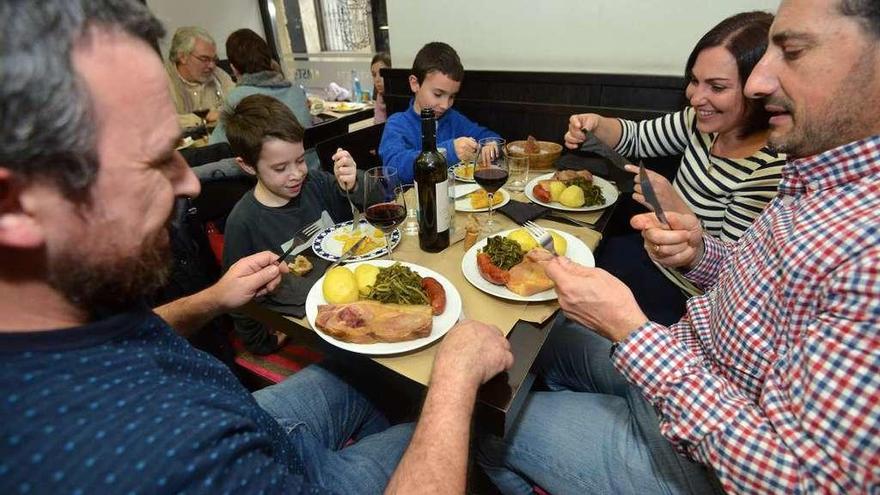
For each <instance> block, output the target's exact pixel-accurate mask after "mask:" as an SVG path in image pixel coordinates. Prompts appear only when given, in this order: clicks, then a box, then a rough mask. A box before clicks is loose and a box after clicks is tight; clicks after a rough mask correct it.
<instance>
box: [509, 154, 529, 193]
mask: <svg viewBox="0 0 880 495" xmlns="http://www.w3.org/2000/svg"><path fill="white" fill-rule="evenodd" d="M507 171H508V172H509V173H510V177H509V179H508V180H507V185H506V186H504V187H505V188H507V190H509V191H522V190H523V189H525V188H526V184H527V183H528V182H529V157H528V156H513V155H511V154H508V155H507Z"/></svg>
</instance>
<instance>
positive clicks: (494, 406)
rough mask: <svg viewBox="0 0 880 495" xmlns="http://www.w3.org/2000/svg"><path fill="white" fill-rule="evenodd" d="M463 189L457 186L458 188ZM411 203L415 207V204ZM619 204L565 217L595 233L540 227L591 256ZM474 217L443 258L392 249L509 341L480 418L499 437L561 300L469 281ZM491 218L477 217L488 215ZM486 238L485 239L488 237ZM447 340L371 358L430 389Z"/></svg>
mask: <svg viewBox="0 0 880 495" xmlns="http://www.w3.org/2000/svg"><path fill="white" fill-rule="evenodd" d="M546 172H547V171H546V170H543V171H542V170H537V171H533V173H532V174H530V175H531V176H537V175H540V174H543V173H546ZM459 185H463V184H461V183H458V182H457V181H456V186H454V187H458V186H459ZM506 192H507V193H508V194H510V197H511V199H513V200H517V201H521V202H529V199H528V198H527V197H526V195H524V194H523V193H522V192H509V191H506ZM407 194H408V195H410V197H409V198H408V199H409V200H410V201H415V198H414V197H413V196H414V191H413V190H412V189H410V190H409V191H408V192H407ZM410 204H412V203H410ZM613 208H614V205H613V204H612V205H610V206H609V207H607V208H605V209H603V210H598V211H591V212H566V213H567V214H569V216H571V217H573V218H575V219H577V220H580V221H583V222H587V223H590V224H594V225H597V228H598V229H599V230H596V228H587V227H581V226H574V225H568V224H564V223H558V222H556V221H551V220H546V219H538V220H537V221H536V223H538V224H539V225H541V226H543V227H545V228H548V229H554V230H559V231H563V232H566V233H568V234H571V235H572V236H574V237H576V238H577V239H579V240H580V241H582V242H583V243H584V244H585V245H586V246H587V248H589V249H590V251H595V249H596V247H597V246H598V245H599V242H600V241H601V239H602V233H601V227H602V226H604V225H605V224H606V223H607V217H608V216H610V214H611V210H613ZM472 214H474V213H471V212H463V211H456V212H455V213H454V226H455V227H454V231H453V233H452V235H451V239H450V245H449V247H447V248H446V249H444V250H443V251H441V252H438V253H429V252H425V251H422V250H421V249H420V248H419V242H418V236H417V235H405V234H403V233H402V235H401V240H400V243H399V244H398V245H397V246H396V247H394V249H393V253H392V254H393V258H394V260H396V261H404V262H408V263H413V264H416V265H419V266H422V267H425V268H428V269H430V270H433V271H435V272H437V273H439V274H440V275H442V276H443V277H446V278H447V279H448V280H449V281H450V282H451V283H452V284H453V285H454V286H455V288H456V289H457V290H458V292H459V294H460V296H461V300H462V314H461V318H469V319H474V320H479V321H482V322H485V323H490V324H492V325H495V326H496V327H498V328H499V329H500V330H501V331H502V332H503V333H504V334H505V335H506V336H507V338H508V339H509V341H510V343H511V350H512V352H513V354H514V365H513V367H512V368H511V369H510V370H508V371H507V372H506V373H502V374H501V375H499V376H497V377H495V378H494V379H493V380H490V381H489V382H487V383H486V384H484V385H483V386H482V387H481V389H480V390H479V392H478V396H477V407H476V409H475V416H476V419H477V421H478V423H479V424H480V425H481V427H482V428H485V429H487V430H488V431H491V432H493V433H495V434H498V435H504V433H506V431H507V430H508V429H509V428H510V426H511V424H512V422H513V420H514V419H515V417H516V415H517V414H518V412H519V408H520V407H521V405H522V403H523V400H524V398H525V396H526V394H527V392H528V390H529V388H530V387H531V385H532V382H533V381H534V378H535V376H534V374H533V373H532V365H533V363H534V361H535V358H536V357H537V356H538V353H539V352H540V349H541V346H542V345H543V343H544V341H545V340H546V337H547V334H548V333H549V331H550V328H551V327H552V324H553V321H554V320H555V316H556V314H557V313H558V312H559V304H558V301H557V300H556V299H553V300H549V301H540V302H524V301H515V300H509V299H505V298H501V297H496V296H492V295H489V294H488V293H486V292H483V291H482V290H480V289H478V288H477V287H475V286H474V285H472V284H471V283H469V282H468V281H467V279H466V278H465V275H464V273H463V271H462V258H463V256H464V254H465V251H466V250H465V249H464V247H463V242H462V239H463V237H464V230H465V229H464V226H465V224H466V222H467V221H468V220H469V215H472ZM486 214H487V213H476V214H475V215H478V216H484V215H486ZM494 217H495V221H496V223H497V224H498V229H499V230H502V231H503V230H506V229H513V228H517V227H518V225H517V224H516V223H514V222H513V221H512V220H511V219H510V218H508V217H506V216H505V215H503V214H501V213H498V212H495V214H494ZM483 237H486V236H485V235H483ZM248 312H250V313H251V316H253V317H255V318H257V319H260V313H262V316H263V317H264V321H265V317H266V316H267V315H266V314H265V309H259V308H253V307H252V308H251V309H250V310H249V311H248ZM271 316H272V318H271V320H273V322H272V324H273V327H276V328H278V329H279V330H281V331H283V332H285V333H288V334H291V335H294V334H296V333H299V332H303V331H304V330H306V331H313V330H314V329H312V327H311V325H310V324H309V322H308V321H307V319H306V318H305V317H303V318H296V317H292V316H283V315H282V316H283V318H279V317H278V316H279V315H277V314H276V315H271ZM441 342H442V339H439V340H437V341H435V342H433V343H431V344H429V345H426V346H425V347H422V348H420V349H417V350H413V351H410V352H405V353H402V354H398V355H390V356H371V359H372V361H374V362H375V363H377V364H378V365H380V366H383V367H385V368H387V369H389V370H392V371H394V372H396V373H398V374H400V375H402V376H404V377H406V378H408V379H409V380H412V381H414V382H416V383H418V384H421V385H424V386H427V385H428V384H429V381H430V377H431V369H432V367H433V364H434V357H435V355H436V354H437V350H438V348H439V345H440V343H441Z"/></svg>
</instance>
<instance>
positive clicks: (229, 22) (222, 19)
mask: <svg viewBox="0 0 880 495" xmlns="http://www.w3.org/2000/svg"><path fill="white" fill-rule="evenodd" d="M147 6H148V7H149V8H150V10H152V11H153V13H154V14H155V15H156V17H158V18H159V19H161V20H162V22H163V23H164V24H165V29H166V30H167V31H168V34H167V35H166V36H165V39H164V40H162V42H160V43H159V45H160V47H161V49H162V56H163V57H166V56H167V55H168V46H169V45H170V44H171V36H172V35H173V34H174V30H175V29H177V28H178V27H180V26H201V27H203V28H205V29H207V30H208V32H209V33H211V36H213V37H214V40H215V41H217V56H219V57H220V58H221V59H223V58H226V46H225V45H226V38H227V37H228V36H229V34H230V33H232V32H233V31H235V30H236V29H241V28H250V29H253V30H254V31H256V32H257V34H259V35H260V36H263V37H265V31H264V30H263V22H262V20H261V19H260V8H259V6H258V4H257V0H147Z"/></svg>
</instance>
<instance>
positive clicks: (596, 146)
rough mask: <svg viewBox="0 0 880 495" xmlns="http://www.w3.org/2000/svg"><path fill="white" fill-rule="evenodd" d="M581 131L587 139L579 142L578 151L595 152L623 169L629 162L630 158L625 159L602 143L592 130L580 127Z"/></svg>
mask: <svg viewBox="0 0 880 495" xmlns="http://www.w3.org/2000/svg"><path fill="white" fill-rule="evenodd" d="M581 132H583V133H584V135H586V136H587V139H586V140H585V141H584V142H583V143H581V147H580V148H578V150H579V151H588V152H591V153H595V154H597V155H599V156H601V157H602V158H607V159H608V160H610V161H611V163H613V164H614V166H615V167H617V168H619V169H620V170H624V168H623V167H624V166H625V165H627V164H628V163H631V161H630V160H627V159H626V158H624V157H623V156H622V155H621V154H620V153H618V152H616V151H614V148H612V147H611V146H608V145H607V144H605V143H603V142H602V141H601V140H600V139H599V138H597V137H596V135H595V134H593V133H592V132H590V131H588V130H586V129H581ZM624 171H625V170H624ZM627 173H629V172H627Z"/></svg>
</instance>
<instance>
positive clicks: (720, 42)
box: [565, 12, 785, 325]
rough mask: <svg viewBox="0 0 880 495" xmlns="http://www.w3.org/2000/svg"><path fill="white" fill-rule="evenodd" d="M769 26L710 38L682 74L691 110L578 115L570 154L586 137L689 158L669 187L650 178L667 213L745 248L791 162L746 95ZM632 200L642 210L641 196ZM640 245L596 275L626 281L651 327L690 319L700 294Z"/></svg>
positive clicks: (604, 255)
mask: <svg viewBox="0 0 880 495" xmlns="http://www.w3.org/2000/svg"><path fill="white" fill-rule="evenodd" d="M772 22H773V15H772V14H769V13H766V12H744V13H741V14H736V15H734V16H732V17H729V18H727V19H725V20H724V21H722V22H721V23H719V24H718V25H717V26H715V27H714V28H712V29H711V30H710V31H709V32H708V33H706V34H705V35H704V36H703V37H702V38H701V39H700V41H699V42H697V45H696V46H695V47H694V49H693V51H692V52H691V54H690V57H689V58H688V61H687V64H686V65H685V77H686V79H687V89H686V91H685V94H686V96H687V98H688V102H689V106H688V107H686V108H685V109H683V110H681V111H679V112H676V113H672V114H669V115H665V116H663V117H660V118H657V119H653V120H646V121H642V122H633V121H629V120H624V119H616V118H608V117H603V116H601V115H598V114H581V115H573V116H572V117H571V119H570V120H569V129H568V133H566V135H565V144H566V146H568V147H569V148H575V147H577V146H578V145H579V144H580V143H582V142H583V141H584V139H585V138H586V136H585V135H584V133H583V132H582V131H581V130H582V129H586V130H588V131H590V132H592V133H594V134H595V135H596V137H598V138H599V139H600V140H602V141H603V142H605V143H606V144H608V145H609V146H612V147H615V149H616V150H617V151H618V152H620V154H622V155H624V156H628V157H632V158H648V157H658V156H672V155H678V154H681V155H683V157H682V160H681V165H680V166H679V168H678V172H677V174H676V177H675V181H674V182H673V183H672V184H670V183H669V181H667V180H666V179H665V178H664V177H663V176H661V175H659V174H656V173H653V172H650V171H649V172H648V175H649V176H650V178H651V183H652V184H653V186H654V189H655V190H656V192H657V194H658V197H659V199H660V201H661V204H662V205H663V206H664V208H666V209H668V210H670V211H678V212H685V211H692V212H693V213H694V214H696V215H697V217H698V218H699V219H700V221H701V222H702V223H703V228H704V229H705V231H706V232H707V233H708V234H709V235H712V236H714V237H717V238H719V239H721V240H723V241H735V240H737V239H739V238H740V236H742V235H743V234H744V233H745V231H746V230H747V229H748V228H749V226H750V225H751V224H752V221H753V220H754V219H755V218H756V217H757V216H758V215H759V214H760V213H761V211H762V210H763V209H764V207H765V206H766V205H767V203H769V202H770V200H771V199H773V198H774V197H775V196H776V191H777V187H778V185H779V181H780V179H781V178H782V175H781V174H782V166H783V165H784V163H785V156H784V155H780V154H777V153H776V152H774V151H773V150H771V149H769V148H767V134H768V126H769V122H768V120H769V116H768V114H767V113H766V112H765V111H764V108H763V103H762V102H760V101H757V100H750V99H748V98H746V97H745V95H744V94H743V87H744V85H745V82H746V80H747V79H748V77H749V74H751V72H752V68H754V66H755V64H756V63H757V62H758V60H759V59H760V58H761V56H762V55H763V54H764V51H765V50H766V48H767V33H768V31H769V29H770V24H771V23H772ZM629 170H630V171H631V172H638V168H637V167H632V168H630V169H629ZM634 198H635V199H636V200H637V201H639V202H641V203H643V204H645V202H644V198H643V196H642V195H641V189H640V188H639V187H638V186H637V187H636V194H635V195H634ZM642 244H643V241H642V238H641V236H640V235H639V234H636V233H634V234H630V235H625V236H619V237H612V238H610V239H608V242H607V243H606V245H605V246H604V247H603V251H602V252H601V253H600V255H599V257H598V259H597V266H600V267H601V268H604V269H605V270H607V271H609V272H611V273H612V274H613V275H615V276H617V277H618V278H620V279H621V280H623V281H624V282H625V283H626V284H627V285H628V286H629V287H630V289H632V291H633V293H634V294H635V295H636V298H637V299H638V301H639V303H640V304H642V308H643V309H645V313H646V314H647V316H648V317H649V318H651V319H652V320H653V321H656V322H658V323H663V324H666V325H668V324H671V323H674V322H675V321H678V319H679V318H680V317H681V315H682V314H684V304H685V302H686V300H687V297H688V296H690V295H694V294H697V293H699V291H698V290H697V289H696V288H695V287H693V285H691V284H690V282H688V281H687V280H686V279H685V278H684V277H683V276H682V275H681V274H680V273H678V272H677V271H676V270H670V269H667V268H663V267H660V266H659V265H655V264H654V263H653V261H652V260H651V259H650V256H649V255H650V253H648V252H646V251H645V249H643V245H642Z"/></svg>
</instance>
